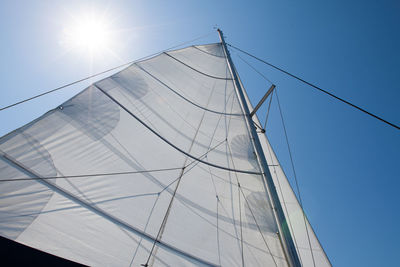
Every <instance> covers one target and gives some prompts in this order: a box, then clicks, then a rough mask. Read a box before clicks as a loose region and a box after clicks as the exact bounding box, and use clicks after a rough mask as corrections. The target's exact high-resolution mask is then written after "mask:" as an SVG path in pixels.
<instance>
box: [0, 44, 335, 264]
mask: <svg viewBox="0 0 400 267" xmlns="http://www.w3.org/2000/svg"><path fill="white" fill-rule="evenodd" d="M262 143H263V149H264V153H265V155H266V156H267V160H268V161H274V164H276V162H277V160H276V157H275V155H274V154H273V152H272V153H271V154H269V153H268V151H272V150H271V147H270V146H269V143H268V141H267V140H266V139H262ZM273 171H274V170H272V169H271V172H273ZM273 176H274V182H275V183H280V185H281V187H280V188H279V187H278V186H277V185H276V187H277V190H278V195H280V198H281V202H282V205H283V204H285V203H286V204H287V206H288V209H286V211H285V215H287V216H288V218H292V217H293V216H292V213H297V212H298V209H299V208H300V207H299V206H298V202H297V199H296V198H295V196H294V194H293V192H292V191H291V189H290V185H289V184H288V183H287V180H286V178H285V176H284V174H283V172H282V171H281V169H280V168H278V171H277V174H276V175H273ZM0 180H3V181H1V183H0V235H1V236H3V237H6V238H8V239H11V240H14V241H16V242H19V243H22V244H26V245H28V246H31V247H34V248H37V249H40V250H43V251H46V252H48V253H51V254H54V255H57V256H60V257H63V258H66V259H69V260H72V261H76V262H79V263H82V264H86V265H90V266H104V265H106V266H140V265H142V264H144V265H146V264H148V266H244V265H246V266H287V261H286V258H285V254H284V252H283V249H282V244H281V241H280V239H279V236H278V235H277V231H278V227H277V225H276V222H275V219H274V216H273V212H272V206H271V203H270V201H269V196H268V194H267V192H266V190H265V184H264V181H263V178H262V176H261V171H260V167H259V165H258V161H257V159H256V156H255V153H254V150H253V145H252V142H251V138H250V136H249V130H248V129H247V127H246V122H245V117H244V114H243V111H242V109H241V105H240V104H239V101H238V97H237V95H236V91H235V87H234V82H233V80H232V77H231V74H230V72H229V68H228V65H227V60H226V57H225V54H224V51H223V48H222V46H221V44H219V43H218V44H211V45H203V46H192V47H188V48H184V49H181V50H175V51H169V52H165V53H162V54H160V55H158V56H156V57H153V58H150V59H147V60H144V61H140V62H137V63H135V64H132V65H131V66H129V67H128V68H126V69H124V70H122V71H120V72H118V73H116V74H114V75H112V76H110V77H108V78H106V79H103V80H101V81H98V82H96V83H94V84H93V85H91V86H90V87H88V88H86V89H85V90H83V91H82V92H81V93H79V94H78V95H76V96H75V97H73V98H71V99H70V100H68V101H66V102H65V103H63V104H62V105H60V106H59V107H57V108H55V109H53V110H51V111H49V112H47V113H46V114H44V115H43V116H41V117H40V118H38V119H36V120H35V121H33V122H31V123H29V124H27V125H25V126H23V127H21V128H19V129H17V130H15V131H13V132H11V133H9V134H7V135H5V136H3V137H2V138H0ZM282 195H285V198H282ZM296 203H297V204H296ZM284 210H285V209H284ZM300 219H301V218H300ZM291 221H293V222H292V225H293V227H292V228H291V231H294V233H292V234H294V236H295V237H296V241H297V243H296V246H297V250H298V253H299V254H300V257H301V259H303V258H304V260H303V263H304V266H313V265H312V264H313V262H312V261H311V262H310V255H308V254H310V253H309V252H310V249H309V246H308V243H307V241H306V239H304V238H307V237H305V236H304V222H303V225H302V224H301V222H302V221H301V220H300V221H299V220H298V219H297V218H294V217H293V218H292V220H291ZM308 226H309V225H308ZM302 227H303V228H302ZM309 229H311V228H309ZM309 231H310V233H311V243H312V251H313V252H314V253H313V255H314V257H315V262H316V266H327V265H329V262H328V261H327V258H326V256H325V254H324V252H323V250H322V248H321V247H320V245H319V243H318V242H317V241H316V237H315V235H314V233H313V232H312V230H309Z"/></svg>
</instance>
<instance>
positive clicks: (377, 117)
mask: <svg viewBox="0 0 400 267" xmlns="http://www.w3.org/2000/svg"><path fill="white" fill-rule="evenodd" d="M227 45H229V46H230V47H232V48H234V49H236V50H238V51H240V52H242V53H244V54H246V55H248V56H250V57H252V58H254V59H256V60H258V61H260V62H262V63H264V64H266V65H268V66H270V67H272V68H274V69H276V70H278V71H280V72H283V73H285V74H286V75H289V76H290V77H292V78H294V79H296V80H298V81H300V82H302V83H305V84H307V85H309V86H311V87H313V88H315V89H317V90H319V91H321V92H323V93H325V94H327V95H329V96H331V97H333V98H335V99H337V100H339V101H341V102H343V103H345V104H347V105H350V106H352V107H353V108H355V109H358V110H359V111H361V112H363V113H365V114H367V115H369V116H371V117H373V118H375V119H377V120H380V121H381V122H384V123H386V124H387V125H389V126H392V127H393V128H396V129H397V130H400V126H398V125H396V124H394V123H391V122H389V121H387V120H385V119H383V118H381V117H379V116H378V115H375V114H373V113H371V112H369V111H367V110H365V109H363V108H361V107H359V106H357V105H355V104H352V103H350V102H349V101H347V100H344V99H343V98H340V97H338V96H336V95H334V94H332V93H330V92H328V91H326V90H324V89H322V88H320V87H318V86H316V85H314V84H312V83H310V82H307V81H306V80H304V79H302V78H300V77H298V76H296V75H294V74H291V73H290V72H287V71H285V70H283V69H281V68H279V67H277V66H275V65H273V64H271V63H269V62H267V61H265V60H263V59H261V58H259V57H256V56H254V55H252V54H250V53H248V52H246V51H243V50H242V49H240V48H237V47H236V46H233V45H231V44H228V43H227Z"/></svg>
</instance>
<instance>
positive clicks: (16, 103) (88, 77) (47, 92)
mask: <svg viewBox="0 0 400 267" xmlns="http://www.w3.org/2000/svg"><path fill="white" fill-rule="evenodd" d="M211 34H214V32H210V33H207V34H204V35H201V36H199V37H197V38H194V39H192V40H189V41H185V42H183V43H180V44H177V45H174V46H171V47H169V48H167V49H164V50H161V51H159V52H156V53H153V54H151V55H148V56H145V57H141V58H139V59H136V60H132V61H129V62H127V63H124V64H122V65H119V66H116V67H113V68H110V69H107V70H104V71H102V72H98V73H96V74H93V75H90V76H87V77H85V78H82V79H79V80H76V81H74V82H71V83H68V84H65V85H62V86H60V87H57V88H54V89H51V90H49V91H46V92H43V93H41V94H38V95H35V96H32V97H29V98H26V99H24V100H21V101H18V102H15V103H13V104H10V105H8V106H5V107H2V108H0V111H3V110H6V109H9V108H11V107H14V106H17V105H20V104H22V103H25V102H28V101H30V100H33V99H35V98H38V97H41V96H44V95H47V94H50V93H53V92H55V91H58V90H61V89H64V88H66V87H69V86H72V85H74V84H77V83H80V82H83V81H86V80H89V79H91V78H94V77H97V76H99V75H102V74H105V73H107V72H110V71H113V70H116V69H119V68H122V67H125V66H128V65H130V64H133V63H136V62H139V61H141V60H144V59H146V58H150V57H153V56H156V55H158V54H161V53H164V52H166V51H169V50H171V49H174V48H177V47H180V46H183V45H186V44H188V43H191V42H194V41H197V40H199V39H203V38H206V37H208V36H210V35H211Z"/></svg>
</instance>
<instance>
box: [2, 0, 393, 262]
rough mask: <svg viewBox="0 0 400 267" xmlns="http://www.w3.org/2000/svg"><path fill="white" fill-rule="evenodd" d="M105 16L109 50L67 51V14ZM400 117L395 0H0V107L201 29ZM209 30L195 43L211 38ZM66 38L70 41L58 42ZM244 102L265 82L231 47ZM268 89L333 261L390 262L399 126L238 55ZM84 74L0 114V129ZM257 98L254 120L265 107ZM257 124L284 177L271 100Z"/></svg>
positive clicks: (46, 105) (57, 98)
mask: <svg viewBox="0 0 400 267" xmlns="http://www.w3.org/2000/svg"><path fill="white" fill-rule="evenodd" d="M90 10H95V12H103V13H105V14H107V16H108V17H111V18H112V19H113V21H112V25H111V26H110V28H111V29H113V33H112V35H111V36H110V38H111V37H112V39H113V41H114V43H113V46H112V51H108V52H107V53H103V54H98V55H93V57H92V58H91V57H89V56H88V55H87V54H85V53H84V52H83V51H82V50H79V49H77V48H72V49H69V51H67V48H68V47H66V45H65V42H64V39H63V31H64V30H65V28H66V27H68V25H69V24H70V23H71V17H76V16H78V15H77V14H80V13H82V12H83V13H87V12H91V11H90ZM214 25H218V26H219V27H220V28H221V29H222V30H223V31H224V33H225V35H226V36H227V42H229V43H232V44H234V45H236V46H238V47H240V48H242V49H244V50H247V51H249V52H251V53H253V54H255V55H257V56H259V57H261V58H264V59H266V60H269V61H270V62H272V63H274V64H277V65H279V66H281V67H282V68H285V69H286V70H289V71H291V72H293V73H294V74H296V75H299V76H301V77H303V78H305V79H306V80H309V81H311V82H313V83H315V84H317V85H319V86H321V87H323V88H326V89H327V90H329V91H331V92H333V93H335V94H337V95H339V96H341V97H343V98H345V99H347V100H349V101H352V102H354V103H356V104H358V105H360V106H362V107H364V108H365V109H367V110H369V111H371V112H373V113H376V114H378V115H379V116H382V117H383V118H385V119H387V120H389V121H391V122H393V123H396V124H400V108H399V104H398V103H399V98H400V90H399V89H400V85H399V81H398V79H399V78H400V64H399V62H400V52H399V47H400V31H399V25H400V2H399V1H366V0H364V1H361V0H359V1H316V0H315V1H247V2H245V1H71V0H69V1H50V0H48V1H6V0H3V1H1V2H0V34H1V42H0V58H1V61H0V73H1V88H0V107H3V106H6V105H8V104H11V103H13V102H16V101H18V100H21V99H24V98H27V97H30V96H32V95H35V94H38V93H41V92H44V91H46V90H49V89H53V88H55V87H58V86H61V85H63V84H66V83H69V82H72V81H74V80H77V79H80V78H83V77H86V76H88V75H90V74H93V73H96V72H99V71H102V70H105V69H108V68H110V67H114V66H116V65H119V64H121V63H125V62H128V61H130V60H133V59H137V58H140V57H142V56H145V55H149V54H152V53H154V52H157V51H160V50H163V49H165V48H168V47H170V46H173V45H176V44H178V43H181V42H184V41H187V40H190V39H193V38H195V37H198V36H200V35H203V34H206V33H210V32H212V31H213V26H214ZM217 41H218V36H217V33H216V32H215V33H213V34H211V35H210V36H209V37H207V38H205V39H203V40H200V41H197V42H196V43H208V42H217ZM69 48H70V47H69ZM233 60H234V62H235V64H236V65H237V68H238V70H239V73H240V76H241V78H242V80H243V82H244V84H245V87H246V89H247V91H248V93H249V95H250V97H251V99H252V102H253V103H254V104H255V103H256V102H257V101H258V99H259V98H261V96H262V95H263V93H264V92H265V91H266V90H267V89H268V84H267V83H266V82H265V81H264V80H263V79H262V78H260V77H259V76H258V75H257V74H255V73H254V72H253V71H252V70H251V69H249V68H248V67H247V66H246V65H245V64H243V62H242V61H241V60H240V59H239V58H238V57H237V56H236V53H233ZM249 61H250V62H252V64H254V65H255V66H256V67H257V68H258V69H259V70H260V71H262V72H263V73H264V74H265V75H266V76H267V77H268V78H269V79H270V80H272V81H273V82H274V83H275V84H276V85H277V88H278V92H279V96H280V100H281V105H282V108H283V113H284V116H285V122H286V126H287V130H288V134H289V139H290V143H291V147H292V150H293V157H294V163H295V166H296V172H297V175H298V179H299V183H300V188H301V193H302V197H303V201H304V206H305V211H306V213H307V215H308V216H309V219H310V221H311V224H312V225H313V227H314V229H315V231H316V234H317V236H318V237H319V239H320V241H321V243H322V245H323V247H324V248H325V250H326V253H327V254H328V257H329V258H330V260H331V261H332V263H333V265H334V266H396V265H398V254H399V250H400V247H399V245H398V244H399V242H398V240H399V238H400V229H399V219H400V215H399V212H398V211H399V204H400V193H399V186H400V179H399V178H400V175H399V171H398V166H399V165H400V157H399V156H400V153H399V148H400V131H399V130H396V129H394V128H390V127H387V126H386V125H385V124H383V123H381V122H379V121H377V120H375V119H372V118H371V117H368V116H366V115H365V114H362V113H360V112H359V111H356V110H354V109H352V108H350V107H348V106H346V105H344V104H342V103H339V102H337V101H335V100H333V99H331V98H329V97H328V96H326V95H323V94H321V93H319V92H317V91H315V90H314V89H312V88H310V87H307V86H305V85H303V84H301V83H299V82H297V81H295V80H292V79H290V78H288V77H286V76H284V75H282V74H280V73H277V72H276V71H274V70H271V69H270V68H268V67H267V66H264V65H261V64H259V63H257V62H254V61H252V60H249ZM87 84H88V83H83V84H81V85H79V86H74V87H71V88H69V89H64V90H62V91H59V92H57V93H54V94H51V95H48V96H45V97H42V98H40V99H37V100H34V101H31V102H29V103H27V104H23V105H20V106H17V107H14V108H11V109H8V110H6V111H2V112H0V126H1V127H0V136H2V135H4V134H6V133H7V132H9V131H11V130H13V129H15V128H17V127H20V126H22V125H23V124H25V123H27V122H29V121H31V120H32V119H34V118H36V117H38V116H40V115H41V114H43V113H44V112H46V111H47V110H49V109H51V108H54V107H56V106H57V105H59V104H60V103H62V102H64V101H65V100H66V99H68V98H70V97H71V96H73V95H74V94H76V93H77V92H78V91H79V90H82V89H83V88H84V87H85V85H87ZM265 108H266V107H265V106H264V107H263V109H262V110H260V114H259V116H260V118H261V120H263V118H264V115H265V111H266V109H265ZM271 109H272V111H271V112H272V113H271V118H270V121H269V122H268V127H267V134H268V136H269V137H270V139H271V142H272V144H273V146H274V148H275V149H276V151H277V153H278V156H279V159H280V161H281V162H282V164H283V165H284V167H285V170H286V172H287V174H288V175H289V179H290V181H291V182H293V175H292V171H291V168H290V162H289V157H288V152H287V149H286V146H285V140H284V136H283V130H282V126H281V124H280V118H279V113H278V110H277V106H276V99H274V101H273V106H272V108H271Z"/></svg>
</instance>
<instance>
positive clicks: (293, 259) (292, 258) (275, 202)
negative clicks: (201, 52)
mask: <svg viewBox="0 0 400 267" xmlns="http://www.w3.org/2000/svg"><path fill="white" fill-rule="evenodd" d="M217 31H218V34H219V37H220V40H221V43H222V47H223V50H224V53H225V56H226V58H227V64H228V66H229V69H230V72H231V75H232V78H233V80H234V84H235V86H234V87H235V90H236V93H237V96H238V99H239V101H240V105H241V106H242V108H243V111H244V115H245V120H246V124H247V127H248V130H249V132H250V135H251V139H252V140H253V145H254V148H255V152H256V154H257V161H258V163H259V165H260V168H261V170H262V172H263V173H262V176H263V178H264V179H263V181H264V185H265V187H266V189H267V192H268V195H269V198H270V201H271V202H272V207H273V212H274V215H275V219H276V221H277V226H278V229H279V233H280V234H281V237H282V239H283V242H282V243H283V245H284V246H283V250H284V251H285V252H286V255H287V256H288V264H289V265H290V266H295V267H297V266H301V264H300V261H299V257H298V255H297V251H296V247H295V246H294V243H293V239H292V237H291V234H290V231H289V229H288V228H287V225H286V224H285V223H284V222H285V221H286V220H285V215H284V213H283V210H282V207H281V204H280V201H279V198H278V194H277V192H276V189H275V187H274V184H273V180H272V175H271V173H270V171H269V168H268V164H267V162H266V158H265V156H264V153H263V150H262V147H261V143H260V140H259V139H258V135H257V133H256V131H255V127H254V126H253V125H252V124H251V117H250V111H249V108H248V106H247V102H246V100H245V96H244V94H243V88H242V86H241V82H240V81H239V78H238V75H237V73H236V70H235V67H234V65H233V62H232V59H231V57H230V54H229V51H228V49H227V48H226V43H225V40H224V37H223V33H222V31H221V30H220V29H218V30H217Z"/></svg>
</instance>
